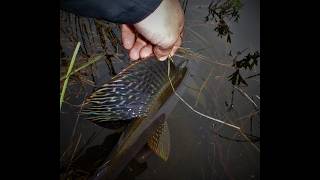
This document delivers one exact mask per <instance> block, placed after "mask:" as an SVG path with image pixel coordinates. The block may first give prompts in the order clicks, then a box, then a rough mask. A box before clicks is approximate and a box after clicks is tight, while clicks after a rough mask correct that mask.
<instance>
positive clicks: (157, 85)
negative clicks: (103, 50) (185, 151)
mask: <svg viewBox="0 0 320 180" xmlns="http://www.w3.org/2000/svg"><path fill="white" fill-rule="evenodd" d="M167 63H168V60H167V61H158V60H157V59H155V58H151V59H144V60H138V61H135V62H133V63H132V64H130V65H129V66H128V67H127V68H125V69H123V70H122V71H121V72H120V73H119V74H118V75H116V76H114V77H113V78H112V79H111V80H110V81H109V82H108V83H106V84H104V85H102V87H100V88H99V89H98V90H96V91H95V92H94V93H92V95H90V96H89V97H88V98H87V99H86V101H85V103H84V104H85V105H84V107H83V109H82V111H81V112H80V113H81V115H82V116H85V118H86V119H87V120H89V121H91V122H93V123H95V124H97V125H99V126H102V127H105V128H110V129H118V128H121V127H125V130H124V132H123V133H122V135H121V137H120V139H119V141H118V143H117V145H116V146H115V148H114V149H113V150H112V152H111V153H110V156H109V158H108V159H109V160H108V161H107V163H105V164H104V165H103V166H101V167H100V168H99V169H98V170H97V172H96V173H95V175H94V176H93V177H92V178H91V179H95V180H98V179H108V180H112V179H115V178H116V177H117V176H118V175H119V174H120V173H121V171H122V170H123V169H124V168H125V167H126V165H127V164H128V163H129V162H130V160H132V159H133V158H134V157H135V155H136V154H137V153H138V152H139V151H140V150H141V149H142V148H143V147H144V146H145V145H146V144H147V145H148V147H149V148H150V149H151V150H152V151H153V152H154V153H155V154H156V155H158V156H159V157H160V158H161V159H162V160H164V161H166V160H168V157H169V153H170V132H169V127H168V123H167V122H166V120H165V119H166V115H165V114H160V115H159V116H155V115H156V114H157V112H158V111H159V109H160V108H161V107H162V106H163V104H164V103H165V102H166V101H167V100H168V98H169V97H170V96H172V94H173V89H172V87H171V84H170V81H169V79H168V74H167V73H168V64H167ZM169 63H170V80H171V83H172V86H173V87H174V88H175V89H176V88H177V87H178V86H179V85H180V83H181V82H182V80H183V79H184V77H185V74H186V72H187V68H186V67H179V66H177V67H176V66H175V65H174V64H173V63H172V62H171V61H170V62H169Z"/></svg>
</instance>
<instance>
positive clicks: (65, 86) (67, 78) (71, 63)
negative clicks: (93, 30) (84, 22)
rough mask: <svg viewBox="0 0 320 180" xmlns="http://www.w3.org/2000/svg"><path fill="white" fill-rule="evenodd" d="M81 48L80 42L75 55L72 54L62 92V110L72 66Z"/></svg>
mask: <svg viewBox="0 0 320 180" xmlns="http://www.w3.org/2000/svg"><path fill="white" fill-rule="evenodd" d="M79 48H80V42H78V43H77V46H76V49H75V50H74V52H73V55H72V58H71V62H70V65H69V68H68V72H67V77H66V80H65V81H64V83H63V87H62V92H61V95H60V110H61V107H62V103H63V98H64V94H65V93H66V89H67V85H68V81H69V77H70V73H71V70H72V67H73V65H74V62H75V60H76V57H77V54H78V51H79Z"/></svg>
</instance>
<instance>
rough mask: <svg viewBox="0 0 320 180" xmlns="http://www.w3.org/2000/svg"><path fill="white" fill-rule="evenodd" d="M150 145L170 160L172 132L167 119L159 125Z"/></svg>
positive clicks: (165, 158)
mask: <svg viewBox="0 0 320 180" xmlns="http://www.w3.org/2000/svg"><path fill="white" fill-rule="evenodd" d="M148 146H149V147H150V149H151V150H152V151H153V152H154V153H155V154H156V155H158V156H159V157H160V158H161V159H162V160H164V161H167V160H168V158H169V154H170V132H169V127H168V123H167V121H164V122H163V123H162V124H160V125H159V127H158V128H157V130H156V131H155V132H154V133H153V135H152V136H151V138H150V139H149V141H148Z"/></svg>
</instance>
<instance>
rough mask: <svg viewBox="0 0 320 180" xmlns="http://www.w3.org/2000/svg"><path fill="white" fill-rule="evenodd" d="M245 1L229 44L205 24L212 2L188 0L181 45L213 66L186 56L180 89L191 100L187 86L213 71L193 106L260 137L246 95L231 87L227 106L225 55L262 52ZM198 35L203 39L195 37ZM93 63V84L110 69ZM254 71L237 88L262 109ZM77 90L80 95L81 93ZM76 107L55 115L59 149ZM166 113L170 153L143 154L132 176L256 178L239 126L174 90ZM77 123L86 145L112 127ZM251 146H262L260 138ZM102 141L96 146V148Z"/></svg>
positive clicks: (253, 12)
mask: <svg viewBox="0 0 320 180" xmlns="http://www.w3.org/2000/svg"><path fill="white" fill-rule="evenodd" d="M242 2H243V3H244V7H243V8H242V9H241V11H240V20H239V22H238V23H232V22H230V24H229V25H230V28H231V31H232V32H233V35H232V36H231V38H232V43H231V45H230V44H227V43H226V39H225V38H222V39H221V38H220V37H218V36H217V34H216V32H214V30H213V29H214V26H213V25H212V24H209V23H204V17H205V16H206V15H207V9H206V7H207V6H208V4H209V3H210V0H197V1H192V0H191V1H189V2H188V6H187V10H186V18H185V19H186V30H185V38H184V43H183V47H185V48H190V49H191V50H192V51H194V52H199V53H201V54H202V55H203V56H205V57H208V59H209V60H210V62H211V63H212V65H208V64H205V63H203V62H201V61H193V60H190V61H189V63H188V73H187V76H186V78H185V80H184V82H183V85H181V87H179V93H180V94H181V96H182V97H183V98H184V99H185V100H186V101H187V102H188V103H190V104H191V105H194V104H195V102H196V99H197V95H198V91H195V90H194V89H191V88H188V87H192V88H197V89H199V88H200V87H201V84H202V83H203V82H204V80H205V79H206V78H207V76H208V74H210V72H211V76H210V78H209V79H208V81H207V84H206V86H205V88H204V89H203V91H202V93H201V95H200V96H199V102H198V105H197V107H195V109H197V110H198V111H200V112H202V113H204V114H207V115H209V116H212V117H214V118H217V119H220V120H223V121H227V122H230V123H232V124H235V125H237V126H239V127H241V128H242V129H243V130H244V132H246V133H248V134H252V135H254V136H257V137H260V115H259V113H257V112H256V111H257V108H255V107H254V106H253V104H252V102H250V101H249V99H248V98H247V97H245V96H244V95H243V94H242V93H241V92H239V91H238V90H236V89H235V90H234V97H233V104H234V106H233V108H232V109H231V110H230V109H229V108H228V107H227V106H226V105H230V104H231V99H232V90H233V86H232V84H231V82H230V81H228V80H227V76H229V75H230V74H232V73H233V72H234V69H233V68H232V67H230V66H225V65H226V64H227V65H228V64H232V62H233V61H232V58H231V57H230V56H229V55H228V53H229V51H230V50H232V54H233V55H235V54H236V52H237V51H241V50H243V49H245V48H248V50H247V51H246V53H248V52H254V51H257V50H258V51H260V1H256V0H246V1H242ZM197 34H198V35H201V36H202V37H203V39H202V40H201V39H200V38H199V37H197ZM246 53H244V54H246ZM114 66H115V69H116V72H119V70H120V69H122V68H123V67H125V64H123V63H122V64H121V63H119V64H118V63H115V64H114ZM96 67H97V72H98V74H99V73H100V74H99V75H98V76H97V77H100V78H101V79H100V81H98V83H97V86H99V85H101V84H102V83H103V82H105V81H106V80H107V79H106V78H104V77H107V76H108V74H107V73H106V71H105V69H107V67H106V65H105V64H103V62H100V65H99V63H97V64H96ZM241 72H242V75H243V77H247V76H251V75H254V74H257V73H260V62H259V63H258V66H256V67H254V68H253V69H252V70H251V71H250V70H247V71H241ZM259 77H260V76H256V77H253V78H250V79H247V80H246V81H247V83H248V87H242V90H243V91H244V92H245V93H246V94H247V95H248V96H250V97H251V98H252V100H253V101H254V103H255V104H256V105H257V107H258V108H259V107H260V98H259V97H260V78H259ZM184 85H187V86H188V87H186V86H184ZM73 88H74V89H73ZM78 89H79V87H77V86H73V87H70V89H69V90H70V91H78ZM88 90H90V88H89V89H88ZM81 96H82V97H83V96H84V94H82V95H81ZM78 99H81V98H78ZM72 102H73V103H74V104H80V103H81V101H80V100H78V101H77V98H74V100H72ZM78 110H79V108H77V107H73V106H70V105H64V106H63V110H62V113H61V119H60V124H61V125H60V130H61V133H60V140H61V148H60V151H61V154H62V153H63V152H64V151H65V149H66V147H67V146H68V144H69V143H70V138H71V135H72V132H73V131H72V130H73V127H74V125H75V124H76V122H77V121H76V119H77V114H76V112H77V111H78ZM164 111H166V113H168V114H169V117H168V119H167V121H168V124H169V129H170V134H171V153H170V157H169V159H168V161H167V162H163V161H162V160H161V159H160V158H158V157H157V156H155V155H152V156H151V157H150V158H149V159H148V160H147V163H146V166H147V167H146V168H145V169H144V170H143V171H141V173H140V174H139V175H137V176H136V179H137V180H149V179H153V180H164V179H172V180H173V179H181V180H188V179H190V180H196V179H197V180H198V179H203V180H209V179H210V180H211V179H212V180H223V179H235V180H236V179H260V153H259V152H258V151H257V150H256V149H255V148H254V147H253V145H252V144H250V143H248V142H238V141H242V140H245V139H244V138H243V137H242V136H241V135H240V134H239V132H238V131H237V130H235V129H232V128H230V127H228V126H224V125H221V124H219V123H216V122H214V121H212V120H210V119H207V118H204V117H201V116H200V115H198V114H196V113H194V112H192V111H191V110H190V109H189V108H188V107H187V106H186V105H185V104H183V103H182V102H181V101H178V99H177V98H176V97H174V96H173V97H172V98H171V99H170V102H168V103H167V104H166V106H165V110H164ZM77 127H78V130H77V133H75V134H79V133H81V141H80V143H79V146H78V147H81V145H84V143H85V141H86V140H88V139H89V137H90V136H91V135H92V133H93V132H97V133H98V136H97V137H96V138H95V140H94V142H92V144H91V145H90V146H94V145H100V144H102V143H103V141H104V138H105V137H106V136H108V135H110V134H112V133H114V131H112V130H108V129H103V128H100V127H98V126H96V125H94V124H93V123H90V122H87V121H84V120H82V119H79V121H78V125H77ZM255 145H256V146H257V147H260V144H259V142H257V143H255ZM106 146H107V145H106ZM106 146H105V147H106ZM101 147H102V146H97V147H96V149H97V148H98V149H99V148H100V149H101ZM103 147H104V146H103ZM102 149H103V148H102ZM93 154H95V153H93ZM102 157H103V156H102Z"/></svg>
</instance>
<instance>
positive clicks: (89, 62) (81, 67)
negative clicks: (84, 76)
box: [60, 54, 104, 81]
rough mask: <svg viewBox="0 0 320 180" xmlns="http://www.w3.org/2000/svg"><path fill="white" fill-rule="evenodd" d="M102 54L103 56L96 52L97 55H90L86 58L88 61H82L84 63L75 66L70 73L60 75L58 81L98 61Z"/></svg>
mask: <svg viewBox="0 0 320 180" xmlns="http://www.w3.org/2000/svg"><path fill="white" fill-rule="evenodd" d="M103 56H104V54H98V55H95V56H93V57H90V58H89V60H88V62H86V63H84V64H83V65H81V66H80V67H79V68H77V69H75V70H74V71H72V72H71V73H69V74H68V73H67V74H66V75H64V76H62V77H61V78H60V81H62V80H64V79H66V78H67V77H68V76H71V75H73V74H75V73H76V72H79V71H80V70H82V69H84V68H86V67H88V66H89V65H91V64H93V63H95V62H97V61H99V60H100V59H101V58H102V57H103Z"/></svg>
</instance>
